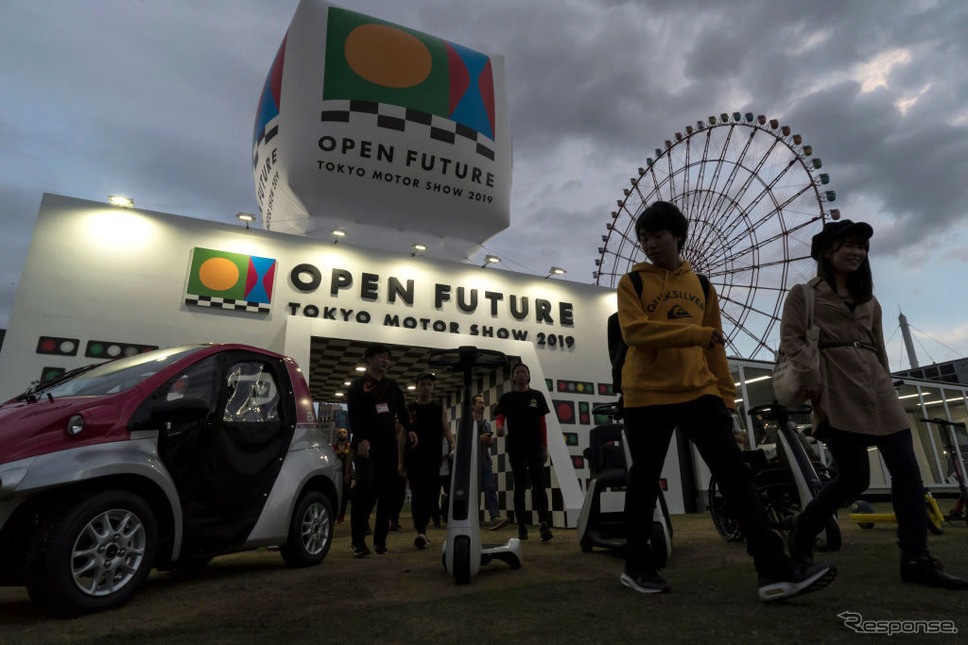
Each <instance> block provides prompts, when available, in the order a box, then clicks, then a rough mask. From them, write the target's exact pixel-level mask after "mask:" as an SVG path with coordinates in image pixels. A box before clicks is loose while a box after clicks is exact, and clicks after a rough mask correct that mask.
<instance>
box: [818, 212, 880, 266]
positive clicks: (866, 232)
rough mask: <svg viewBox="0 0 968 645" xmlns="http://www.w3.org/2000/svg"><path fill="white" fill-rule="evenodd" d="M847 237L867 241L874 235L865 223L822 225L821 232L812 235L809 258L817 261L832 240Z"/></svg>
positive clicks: (872, 230)
mask: <svg viewBox="0 0 968 645" xmlns="http://www.w3.org/2000/svg"><path fill="white" fill-rule="evenodd" d="M848 235H853V236H854V237H859V238H860V239H862V240H869V239H871V236H873V235H874V229H873V228H871V225H870V224H868V223H866V222H852V221H850V220H849V219H842V220H840V221H837V222H827V223H826V224H824V225H823V230H822V231H820V232H819V233H817V234H816V235H814V236H813V240H812V241H811V242H810V257H812V258H813V259H814V260H819V259H820V254H821V253H823V250H824V249H825V248H827V245H828V244H830V242H831V241H832V240H839V239H841V238H844V237H847V236H848Z"/></svg>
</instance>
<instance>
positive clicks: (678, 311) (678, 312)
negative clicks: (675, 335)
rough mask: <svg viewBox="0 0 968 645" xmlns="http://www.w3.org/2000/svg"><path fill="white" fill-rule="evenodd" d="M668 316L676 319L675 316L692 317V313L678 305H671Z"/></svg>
mask: <svg viewBox="0 0 968 645" xmlns="http://www.w3.org/2000/svg"><path fill="white" fill-rule="evenodd" d="M668 317H669V320H676V319H677V318H692V314H690V313H689V312H688V311H686V310H685V309H683V308H682V307H680V306H679V305H673V307H672V309H670V310H669V313H668Z"/></svg>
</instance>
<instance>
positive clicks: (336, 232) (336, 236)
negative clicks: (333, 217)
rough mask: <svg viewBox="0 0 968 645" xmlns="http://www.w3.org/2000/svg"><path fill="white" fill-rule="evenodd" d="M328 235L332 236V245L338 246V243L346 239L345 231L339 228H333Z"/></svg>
mask: <svg viewBox="0 0 968 645" xmlns="http://www.w3.org/2000/svg"><path fill="white" fill-rule="evenodd" d="M329 234H330V235H332V236H333V244H339V241H340V240H341V239H343V238H344V237H346V231H344V230H343V229H341V228H334V229H333V230H332V231H330V232H329Z"/></svg>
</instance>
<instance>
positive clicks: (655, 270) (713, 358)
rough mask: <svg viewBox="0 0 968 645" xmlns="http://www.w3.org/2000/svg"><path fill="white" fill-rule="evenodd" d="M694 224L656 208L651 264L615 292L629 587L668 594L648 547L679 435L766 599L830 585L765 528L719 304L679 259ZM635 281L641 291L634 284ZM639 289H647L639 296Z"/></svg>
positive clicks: (644, 239) (827, 573) (648, 232)
mask: <svg viewBox="0 0 968 645" xmlns="http://www.w3.org/2000/svg"><path fill="white" fill-rule="evenodd" d="M688 228H689V225H688V221H687V220H686V218H685V217H684V216H683V214H682V213H681V212H680V211H679V209H678V208H676V206H675V205H673V204H670V203H667V202H655V203H653V204H651V205H650V206H648V207H647V208H646V209H645V210H644V211H642V214H641V215H640V216H639V218H638V220H637V221H636V223H635V232H636V235H637V236H638V239H639V242H640V244H641V245H642V249H643V250H644V251H645V255H646V257H647V258H648V260H649V261H648V262H641V263H639V264H636V265H635V266H634V267H632V271H633V272H634V273H638V277H639V278H640V280H633V279H632V277H631V274H629V275H626V276H623V277H622V279H621V281H620V282H619V285H618V315H619V322H620V324H621V328H622V336H623V337H624V339H625V343H626V344H627V345H628V353H627V354H626V358H625V366H624V368H623V369H622V393H623V396H624V405H625V411H624V414H625V427H626V433H627V436H628V447H629V451H630V453H631V456H632V468H631V470H630V472H629V483H628V488H627V490H626V493H625V521H626V530H627V535H628V548H627V550H626V562H625V570H624V571H623V572H622V576H621V581H622V584H623V585H625V586H627V587H629V588H631V589H634V590H635V591H638V592H641V593H663V592H668V591H669V590H670V587H669V583H668V582H666V580H665V579H664V578H663V577H662V576H661V575H660V574H659V572H658V571H657V570H656V568H655V566H654V564H653V562H654V560H653V558H652V553H651V550H650V547H649V544H648V540H649V537H650V535H651V525H652V515H653V512H654V509H655V503H656V494H657V490H658V481H659V477H660V475H661V472H662V464H663V462H664V461H665V456H666V453H667V452H668V449H669V443H670V441H671V439H672V433H673V431H674V429H675V428H676V427H679V428H680V429H681V430H682V432H683V433H684V435H685V436H686V437H688V438H689V440H690V441H692V442H693V444H695V446H696V448H697V449H698V450H699V453H700V454H701V455H702V458H703V460H704V461H705V462H706V464H707V465H708V466H709V469H710V471H712V473H713V475H714V476H715V477H716V480H717V481H718V482H720V484H721V486H722V490H723V494H724V496H725V497H726V500H727V502H728V503H729V504H730V508H731V509H732V510H733V512H734V513H736V515H737V519H738V521H739V523H740V528H741V529H742V531H743V535H744V536H745V537H746V542H747V548H748V551H749V553H750V555H751V556H753V562H754V565H755V567H756V571H757V574H758V576H759V581H758V582H759V598H760V600H764V601H771V600H778V599H780V598H789V597H791V596H795V595H798V594H801V593H805V592H807V591H814V590H816V589H820V588H823V587H825V586H826V585H827V584H829V583H830V582H831V581H832V580H833V579H834V577H835V576H836V570H835V569H834V568H833V567H831V566H829V565H826V564H822V563H816V564H812V565H804V564H798V563H795V562H794V561H792V560H791V559H790V558H788V557H787V555H786V554H785V553H784V551H783V541H782V539H781V538H780V536H779V535H778V534H776V533H774V532H773V531H772V530H771V529H770V526H769V524H768V523H767V519H766V515H765V514H764V512H763V508H762V506H761V505H760V501H759V495H758V493H757V491H756V488H755V486H754V485H753V482H752V479H751V478H750V475H749V473H748V471H747V469H746V468H745V467H744V466H743V462H742V457H741V454H740V451H739V447H738V446H737V445H736V441H735V440H734V439H733V418H732V415H731V414H730V410H731V409H733V408H734V407H735V403H734V401H733V400H734V398H735V397H736V388H735V386H734V384H733V377H732V376H731V375H730V372H729V365H728V364H727V362H726V349H725V346H724V340H723V332H722V323H721V322H720V313H719V301H718V298H717V296H716V291H715V289H713V287H712V285H709V286H708V293H704V291H705V290H704V288H703V284H702V282H701V281H700V279H699V277H698V276H697V275H696V274H695V273H693V272H692V267H690V266H689V263H688V262H685V261H683V260H681V259H680V257H679V254H680V252H681V251H682V247H683V244H685V241H686V235H687V233H688ZM636 282H639V284H638V285H637V284H636ZM639 287H641V288H639Z"/></svg>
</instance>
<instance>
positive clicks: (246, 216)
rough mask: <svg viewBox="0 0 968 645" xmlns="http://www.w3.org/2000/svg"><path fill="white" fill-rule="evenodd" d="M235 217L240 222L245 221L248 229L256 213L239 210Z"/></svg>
mask: <svg viewBox="0 0 968 645" xmlns="http://www.w3.org/2000/svg"><path fill="white" fill-rule="evenodd" d="M235 219H237V220H239V221H240V222H245V229H246V230H248V229H249V223H250V222H254V221H255V215H253V214H252V213H243V212H242V211H239V212H238V213H236V214H235Z"/></svg>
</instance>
